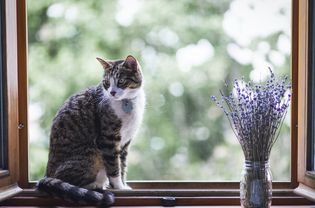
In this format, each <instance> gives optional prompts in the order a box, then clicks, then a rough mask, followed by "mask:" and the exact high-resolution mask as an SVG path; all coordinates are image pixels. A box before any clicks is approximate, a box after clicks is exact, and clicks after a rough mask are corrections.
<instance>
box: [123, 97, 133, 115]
mask: <svg viewBox="0 0 315 208" xmlns="http://www.w3.org/2000/svg"><path fill="white" fill-rule="evenodd" d="M132 100H133V99H122V100H121V109H122V110H123V111H124V112H125V113H131V111H132V110H133V102H132Z"/></svg>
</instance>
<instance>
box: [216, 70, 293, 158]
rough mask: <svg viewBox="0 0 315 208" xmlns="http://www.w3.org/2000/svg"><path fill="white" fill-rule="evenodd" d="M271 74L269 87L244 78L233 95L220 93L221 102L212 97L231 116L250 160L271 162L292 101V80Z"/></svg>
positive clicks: (236, 85)
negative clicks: (271, 152)
mask: <svg viewBox="0 0 315 208" xmlns="http://www.w3.org/2000/svg"><path fill="white" fill-rule="evenodd" d="M269 71H270V77H269V78H268V80H267V81H266V82H265V83H261V84H256V85H254V84H252V83H251V82H248V83H246V82H245V81H244V78H242V79H241V80H237V79H235V80H234V82H233V90H232V92H231V93H229V95H225V94H224V93H223V92H222V90H220V94H221V101H219V99H218V98H217V97H215V96H211V100H212V101H213V102H215V103H216V105H217V106H219V107H220V108H222V109H223V111H224V113H225V115H226V116H227V118H228V120H229V122H230V125H231V127H232V129H233V131H234V133H235V135H236V137H237V139H238V141H239V143H240V145H241V147H242V149H243V152H244V155H245V159H246V160H254V161H266V160H268V159H269V156H270V151H271V148H272V146H273V144H274V143H275V142H276V140H277V138H278V136H279V131H280V128H281V126H282V123H283V120H284V118H285V115H286V113H287V109H288V107H289V104H290V101H291V84H290V83H288V77H287V76H285V77H282V78H281V77H280V78H279V79H277V78H276V76H275V75H274V73H273V72H272V70H271V69H270V68H269ZM225 85H226V86H228V85H227V84H225Z"/></svg>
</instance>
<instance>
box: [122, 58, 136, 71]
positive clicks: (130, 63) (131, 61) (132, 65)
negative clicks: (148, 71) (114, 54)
mask: <svg viewBox="0 0 315 208" xmlns="http://www.w3.org/2000/svg"><path fill="white" fill-rule="evenodd" d="M123 66H125V67H127V68H129V69H132V70H135V71H137V69H138V62H137V59H136V58H135V57H133V56H132V55H129V56H127V58H126V60H125V62H124V64H123Z"/></svg>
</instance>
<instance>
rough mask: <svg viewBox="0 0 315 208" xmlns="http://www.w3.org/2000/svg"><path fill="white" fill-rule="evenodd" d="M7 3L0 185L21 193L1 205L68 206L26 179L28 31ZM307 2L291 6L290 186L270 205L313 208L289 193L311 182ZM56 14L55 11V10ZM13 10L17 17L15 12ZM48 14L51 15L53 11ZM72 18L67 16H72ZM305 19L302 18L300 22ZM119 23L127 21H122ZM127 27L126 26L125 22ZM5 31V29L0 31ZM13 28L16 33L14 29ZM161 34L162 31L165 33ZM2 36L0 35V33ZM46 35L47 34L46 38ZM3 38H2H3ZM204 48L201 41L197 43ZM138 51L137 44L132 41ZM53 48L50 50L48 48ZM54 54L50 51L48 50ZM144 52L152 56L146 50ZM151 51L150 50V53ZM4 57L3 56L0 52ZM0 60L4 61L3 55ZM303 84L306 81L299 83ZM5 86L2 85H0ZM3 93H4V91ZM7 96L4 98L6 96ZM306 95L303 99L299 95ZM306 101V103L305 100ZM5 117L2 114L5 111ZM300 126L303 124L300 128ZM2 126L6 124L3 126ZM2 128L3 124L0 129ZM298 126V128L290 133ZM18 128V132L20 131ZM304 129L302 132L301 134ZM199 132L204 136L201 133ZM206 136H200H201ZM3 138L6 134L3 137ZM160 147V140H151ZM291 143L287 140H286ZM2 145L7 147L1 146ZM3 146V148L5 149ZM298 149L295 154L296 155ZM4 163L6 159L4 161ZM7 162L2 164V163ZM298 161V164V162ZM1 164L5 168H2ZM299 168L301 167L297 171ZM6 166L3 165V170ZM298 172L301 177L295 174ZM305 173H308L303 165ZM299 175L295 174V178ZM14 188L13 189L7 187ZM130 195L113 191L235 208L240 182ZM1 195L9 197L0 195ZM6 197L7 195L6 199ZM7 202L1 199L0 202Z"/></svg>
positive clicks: (21, 8)
mask: <svg viewBox="0 0 315 208" xmlns="http://www.w3.org/2000/svg"><path fill="white" fill-rule="evenodd" d="M17 2H18V1H16V0H6V1H4V4H3V5H1V6H4V8H5V11H6V12H5V13H2V12H1V14H5V15H4V16H5V17H6V19H5V22H6V24H5V25H6V27H5V31H6V33H5V34H6V35H5V39H4V40H5V43H6V45H10V47H3V46H2V47H1V49H5V51H6V53H5V54H6V56H5V58H4V60H5V63H6V65H5V66H6V67H4V69H5V70H4V71H5V74H6V76H5V77H7V79H4V80H5V81H6V85H5V86H6V88H7V89H6V91H5V92H7V94H6V96H4V99H7V101H5V102H7V103H8V104H6V105H3V106H4V107H7V111H6V112H7V115H6V114H5V113H4V114H2V115H4V117H3V118H4V120H3V121H6V122H7V123H6V126H5V125H4V127H5V128H6V129H7V137H6V138H7V140H6V138H5V137H4V140H3V141H7V159H8V160H7V161H8V163H7V164H8V166H7V169H6V170H5V171H4V172H3V173H4V174H5V175H4V176H3V177H0V185H1V186H3V187H8V186H9V187H11V190H13V192H12V191H11V192H9V193H10V195H11V194H12V193H16V192H18V191H19V190H20V188H19V187H18V186H17V181H18V184H19V186H20V187H22V188H23V189H24V191H23V192H22V193H20V194H19V195H18V196H16V197H14V198H11V199H9V200H6V201H4V202H2V204H1V205H13V206H14V205H30V206H47V205H61V206H62V205H69V203H67V202H64V201H62V200H58V199H52V198H50V197H47V196H42V195H40V194H38V193H37V192H36V191H34V189H33V187H34V183H33V182H31V181H30V178H29V166H28V162H29V161H28V126H29V125H28V122H27V120H28V119H27V112H28V110H27V104H28V102H27V101H28V99H27V98H28V90H27V50H26V49H27V29H26V28H27V27H26V19H27V18H26V16H27V15H26V8H27V7H26V1H19V2H18V3H17ZM307 2H308V1H307V0H303V1H298V0H293V1H292V7H291V8H292V38H291V39H292V50H291V74H292V85H293V98H292V99H293V100H292V105H291V106H292V107H291V108H292V110H291V126H292V127H291V155H290V158H291V162H290V166H291V171H290V174H289V175H290V176H289V179H288V181H285V182H274V183H273V188H274V190H273V202H272V203H273V204H274V205H277V204H278V205H279V204H281V205H298V204H311V202H310V201H307V200H305V199H304V198H303V197H300V196H297V195H295V194H294V193H293V189H294V188H296V187H297V185H298V182H300V183H301V184H304V185H309V184H310V185H311V182H308V181H311V177H306V176H305V174H304V173H302V174H301V170H303V168H302V169H301V168H300V164H306V163H305V162H306V160H301V158H303V159H305V158H306V157H305V155H304V152H303V149H300V147H304V148H305V147H306V146H304V145H306V137H305V136H306V132H307V129H308V128H309V127H306V126H307V125H306V123H307V122H306V120H305V115H307V111H305V109H306V106H307V105H306V104H307V102H306V99H307V97H308V96H307V94H306V87H307V84H305V83H307V73H308V71H307V67H306V66H307V63H308V61H307V59H305V57H306V54H307V53H306V52H308V51H307V49H306V48H307V42H305V40H307V39H305V37H307V35H306V32H305V31H306V29H307V28H308V25H304V26H303V24H304V22H305V20H307V17H308V16H307V12H305V11H307V8H308V7H307ZM55 9H56V8H55ZM16 11H17V12H16ZM51 12H52V11H51ZM55 12H56V10H55ZM51 15H56V13H51ZM70 16H71V15H70ZM303 18H306V19H303ZM121 21H127V23H128V20H126V19H125V20H124V19H121ZM125 23H126V22H125ZM2 28H3V27H2ZM16 28H17V29H16ZM164 32H165V31H164ZM166 33H167V31H166ZM1 34H3V33H2V32H1ZM46 35H47V34H46ZM1 38H2V39H3V37H1ZM201 43H202V42H201ZM135 44H136V45H137V44H138V46H139V44H140V46H141V43H139V42H135ZM52 46H53V45H52ZM52 52H54V51H52ZM147 52H150V50H149V51H147ZM151 52H152V51H151ZM2 54H3V51H2ZM2 57H3V56H2ZM303 81H305V82H303ZM3 83H4V82H3ZM4 89H5V88H4ZM170 92H171V93H172V92H173V94H174V95H179V93H180V87H179V85H178V84H177V85H176V83H175V85H173V88H172V89H171V88H170ZM4 95H5V94H4ZM303 95H304V96H303ZM303 99H304V100H303ZM209 105H210V103H209ZM3 112H5V111H3ZM303 122H304V123H303ZM4 123H5V122H4ZM2 126H3V125H2ZM295 126H297V127H298V128H293V127H295ZM19 128H20V129H19ZM303 129H304V130H303ZM200 132H201V133H202V131H201V130H200ZM203 133H204V132H203ZM4 135H5V134H4ZM153 141H154V142H155V143H156V144H158V145H159V144H160V143H159V142H160V141H161V140H159V138H155V139H153ZM288 141H289V140H288ZM2 144H6V143H2ZM5 147H6V146H5V145H4V146H3V148H4V150H5ZM297 147H299V151H297ZM3 158H5V157H3ZM4 161H5V160H4ZM298 162H299V163H298ZM4 164H5V163H4ZM298 164H299V166H298ZM4 167H5V166H4ZM298 170H299V172H298ZM305 170H307V168H306V166H305ZM298 173H299V174H298ZM10 185H12V186H10ZM130 185H131V186H132V187H133V188H134V190H132V191H115V194H116V196H117V200H116V201H117V203H116V204H117V205H239V183H238V182H223V181H222V182H211V181H196V180H195V181H131V182H130ZM2 193H8V192H1V194H0V197H1V195H2ZM6 196H9V195H6ZM3 198H5V197H3Z"/></svg>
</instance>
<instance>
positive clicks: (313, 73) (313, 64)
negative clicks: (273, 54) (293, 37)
mask: <svg viewBox="0 0 315 208" xmlns="http://www.w3.org/2000/svg"><path fill="white" fill-rule="evenodd" d="M309 11H310V12H309V14H310V15H309V71H308V73H309V76H308V78H309V80H308V83H309V84H308V90H309V91H308V116H309V117H308V128H307V129H308V142H309V145H308V158H307V159H308V164H307V169H308V171H314V170H315V121H314V118H315V106H314V105H315V96H314V95H315V81H314V79H315V42H314V40H315V39H314V35H315V22H314V21H315V13H314V11H315V4H314V2H313V1H309Z"/></svg>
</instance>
